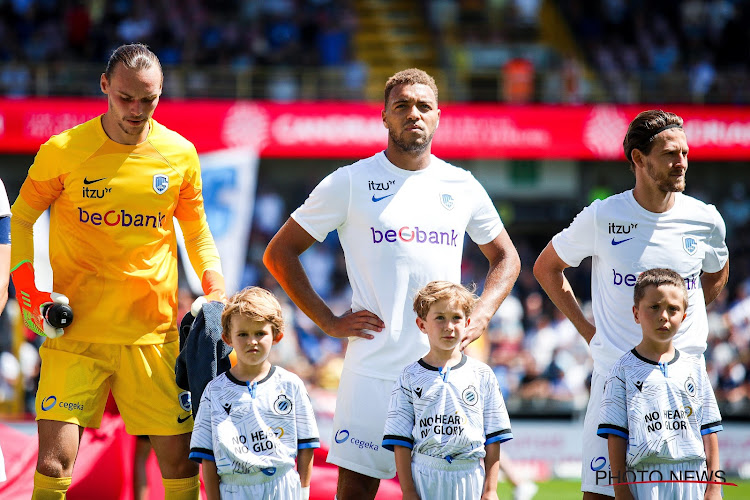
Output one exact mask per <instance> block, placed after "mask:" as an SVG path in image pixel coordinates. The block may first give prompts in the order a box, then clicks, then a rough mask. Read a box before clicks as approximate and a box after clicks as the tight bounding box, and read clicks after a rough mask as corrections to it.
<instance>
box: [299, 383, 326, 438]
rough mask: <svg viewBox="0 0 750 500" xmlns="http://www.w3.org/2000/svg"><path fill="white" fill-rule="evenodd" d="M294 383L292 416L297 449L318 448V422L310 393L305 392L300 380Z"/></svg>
mask: <svg viewBox="0 0 750 500" xmlns="http://www.w3.org/2000/svg"><path fill="white" fill-rule="evenodd" d="M296 385H297V390H296V391H295V397H296V401H295V404H294V408H295V415H294V416H295V419H296V424H297V449H300V450H301V449H303V448H320V433H319V432H318V424H317V423H316V422H315V412H314V411H313V407H312V402H311V401H310V395H309V394H308V393H307V389H305V386H304V384H303V383H302V380H298V381H297V383H296Z"/></svg>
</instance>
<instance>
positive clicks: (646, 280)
mask: <svg viewBox="0 0 750 500" xmlns="http://www.w3.org/2000/svg"><path fill="white" fill-rule="evenodd" d="M662 285H671V286H676V287H677V288H679V289H681V290H682V296H683V302H684V306H685V310H687V308H688V291H687V287H686V286H685V280H684V279H682V276H680V275H679V273H677V272H676V271H673V270H671V269H666V268H663V267H655V268H653V269H649V270H648V271H644V272H642V273H641V274H640V276H638V279H637V280H635V287H633V304H635V306H636V307H638V304H640V303H641V300H643V297H644V296H645V295H646V288H648V287H650V286H657V287H658V286H662Z"/></svg>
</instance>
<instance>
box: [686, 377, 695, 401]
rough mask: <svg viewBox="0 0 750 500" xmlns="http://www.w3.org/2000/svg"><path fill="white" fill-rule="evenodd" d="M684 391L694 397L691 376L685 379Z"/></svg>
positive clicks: (693, 384)
mask: <svg viewBox="0 0 750 500" xmlns="http://www.w3.org/2000/svg"><path fill="white" fill-rule="evenodd" d="M685 392H687V393H688V396H690V397H695V381H694V380H693V377H688V378H687V380H686V381H685Z"/></svg>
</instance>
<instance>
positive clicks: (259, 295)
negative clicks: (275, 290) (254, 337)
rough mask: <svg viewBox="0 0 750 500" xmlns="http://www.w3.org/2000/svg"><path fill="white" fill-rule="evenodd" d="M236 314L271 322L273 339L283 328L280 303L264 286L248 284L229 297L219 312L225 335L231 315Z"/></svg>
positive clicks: (253, 319) (227, 334)
mask: <svg viewBox="0 0 750 500" xmlns="http://www.w3.org/2000/svg"><path fill="white" fill-rule="evenodd" d="M236 315H241V316H245V317H247V318H249V319H251V320H252V321H268V322H269V323H271V327H272V329H273V337H274V339H275V338H276V337H277V336H278V334H279V333H281V332H282V331H283V330H284V317H283V316H282V312H281V304H279V301H278V300H277V299H276V297H274V295H273V294H272V293H271V292H269V291H268V290H266V289H265V288H260V287H258V286H249V287H247V288H244V289H242V290H240V291H239V292H237V293H235V294H234V295H232V296H231V297H229V299H228V300H227V304H226V305H225V306H224V312H222V313H221V330H222V333H223V334H224V335H225V336H227V337H229V326H230V322H231V320H232V317H233V316H236Z"/></svg>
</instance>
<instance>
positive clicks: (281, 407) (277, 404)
mask: <svg viewBox="0 0 750 500" xmlns="http://www.w3.org/2000/svg"><path fill="white" fill-rule="evenodd" d="M273 411H275V412H276V413H278V414H279V415H286V414H288V413H289V412H290V411H292V401H291V400H290V399H289V398H288V397H286V394H280V395H279V397H278V398H276V401H274V403H273Z"/></svg>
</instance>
